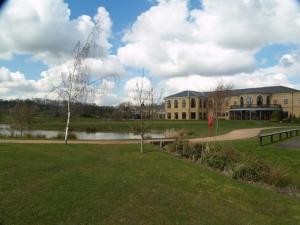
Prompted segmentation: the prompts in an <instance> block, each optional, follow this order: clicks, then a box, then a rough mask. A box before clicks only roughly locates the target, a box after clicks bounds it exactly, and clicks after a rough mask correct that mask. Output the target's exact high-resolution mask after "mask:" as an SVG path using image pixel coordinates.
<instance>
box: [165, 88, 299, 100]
mask: <svg viewBox="0 0 300 225" xmlns="http://www.w3.org/2000/svg"><path fill="white" fill-rule="evenodd" d="M289 92H300V90H297V89H293V88H289V87H284V86H270V87H258V88H244V89H233V90H230V91H228V95H230V96H234V95H243V94H254V93H260V94H271V93H289ZM210 93H212V92H198V91H188V90H187V91H182V92H179V93H177V94H174V95H170V96H168V97H166V98H176V97H207V96H208V95H209V94H210Z"/></svg>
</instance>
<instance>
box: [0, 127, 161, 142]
mask: <svg viewBox="0 0 300 225" xmlns="http://www.w3.org/2000/svg"><path fill="white" fill-rule="evenodd" d="M12 133H13V134H14V135H15V136H20V132H19V131H17V130H12V129H10V126H9V125H8V124H0V135H1V136H10V135H11V134H12ZM61 133H64V132H62V131H55V130H25V131H23V135H24V136H26V135H30V136H32V137H38V136H45V137H46V138H47V139H53V138H56V137H57V135H59V134H61ZM71 133H72V134H75V135H76V137H77V139H78V140H125V139H140V136H139V135H136V134H134V133H120V132H92V133H90V132H82V131H81V132H79V131H72V132H71ZM146 136H147V137H151V138H165V135H164V134H163V133H157V132H150V133H147V134H146Z"/></svg>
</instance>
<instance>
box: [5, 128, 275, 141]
mask: <svg viewBox="0 0 300 225" xmlns="http://www.w3.org/2000/svg"><path fill="white" fill-rule="evenodd" d="M273 128H276V127H263V128H250V129H239V130H233V131H231V132H228V133H226V134H222V135H219V136H214V137H204V138H191V139H189V141H190V142H194V143H195V142H211V141H229V140H240V139H248V138H253V137H256V136H257V135H259V133H260V132H261V131H262V130H265V129H273ZM161 140H162V141H163V140H164V141H166V140H169V141H173V139H155V141H161ZM152 141H153V140H145V143H150V142H152ZM0 143H2V144H3V143H15V144H17V143H18V144H63V143H64V142H63V141H62V140H11V139H2V140H0ZM137 143H139V140H99V141H91V140H70V141H69V144H97V145H98V144H99V145H109V144H137Z"/></svg>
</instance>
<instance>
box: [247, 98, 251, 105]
mask: <svg viewBox="0 0 300 225" xmlns="http://www.w3.org/2000/svg"><path fill="white" fill-rule="evenodd" d="M246 104H247V105H252V96H247V98H246Z"/></svg>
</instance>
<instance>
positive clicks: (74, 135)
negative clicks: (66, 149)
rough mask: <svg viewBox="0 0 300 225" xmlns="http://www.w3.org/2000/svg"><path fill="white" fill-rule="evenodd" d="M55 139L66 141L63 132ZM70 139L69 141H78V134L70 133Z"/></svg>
mask: <svg viewBox="0 0 300 225" xmlns="http://www.w3.org/2000/svg"><path fill="white" fill-rule="evenodd" d="M53 139H65V134H64V133H62V132H60V133H58V134H57V135H56V137H54V138H53ZM68 139H69V140H72V139H73V140H75V139H77V136H76V134H74V133H72V132H70V133H69V134H68Z"/></svg>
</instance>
